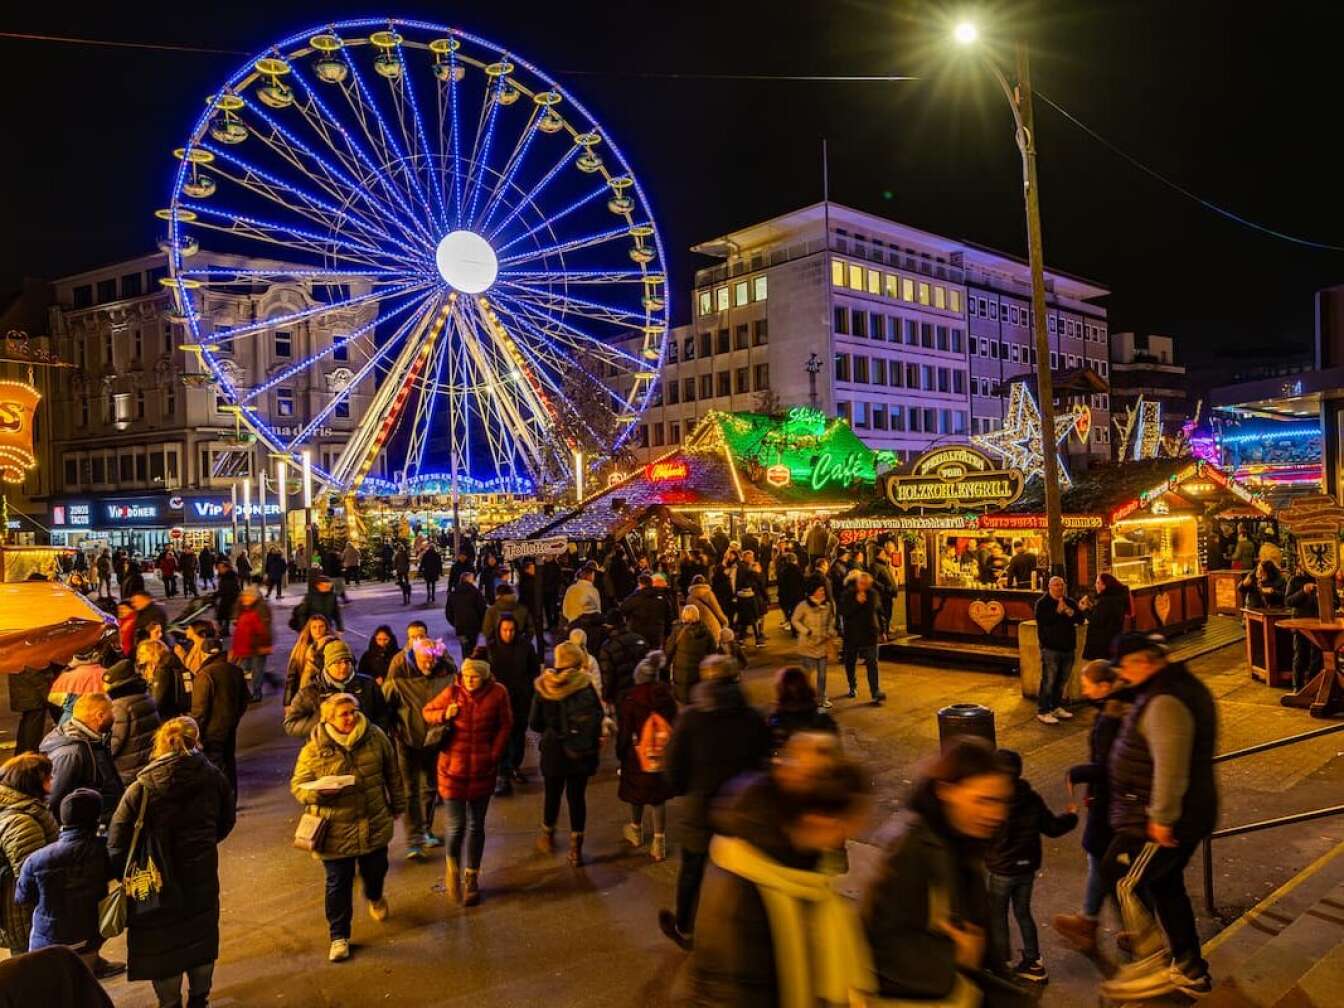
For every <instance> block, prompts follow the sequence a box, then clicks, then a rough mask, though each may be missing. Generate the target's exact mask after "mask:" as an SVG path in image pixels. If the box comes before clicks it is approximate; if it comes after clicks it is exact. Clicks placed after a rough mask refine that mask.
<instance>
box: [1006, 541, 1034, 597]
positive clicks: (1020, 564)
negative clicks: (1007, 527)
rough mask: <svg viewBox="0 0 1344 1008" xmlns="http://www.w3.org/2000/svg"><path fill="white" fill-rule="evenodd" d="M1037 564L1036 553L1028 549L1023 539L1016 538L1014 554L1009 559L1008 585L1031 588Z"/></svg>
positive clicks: (1010, 586)
mask: <svg viewBox="0 0 1344 1008" xmlns="http://www.w3.org/2000/svg"><path fill="white" fill-rule="evenodd" d="M1036 566H1037V561H1036V554H1035V553H1032V552H1031V551H1030V550H1028V549H1027V544H1026V543H1024V542H1023V541H1022V540H1021V539H1014V540H1013V555H1012V558H1011V559H1010V560H1009V561H1008V587H1009V588H1031V587H1032V583H1031V579H1032V575H1034V574H1035V573H1036Z"/></svg>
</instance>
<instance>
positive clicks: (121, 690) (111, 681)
mask: <svg viewBox="0 0 1344 1008" xmlns="http://www.w3.org/2000/svg"><path fill="white" fill-rule="evenodd" d="M103 685H104V686H106V687H107V695H108V698H109V699H110V700H111V701H112V734H111V737H110V738H109V740H108V750H109V751H110V752H111V753H112V760H113V762H114V763H116V766H117V774H118V775H119V776H120V777H121V783H122V785H123V786H125V785H127V784H130V783H131V781H133V780H135V775H136V774H138V773H139V772H140V770H141V769H142V768H143V767H144V765H145V764H146V763H148V762H149V754H150V750H152V749H153V748H154V733H155V732H156V731H158V730H159V723H160V720H159V709H158V707H156V706H155V705H154V698H153V697H152V696H150V695H149V683H148V682H147V681H146V680H145V679H144V678H143V677H142V676H141V675H140V673H139V672H137V671H136V669H135V665H134V664H133V663H132V662H131V660H130V659H129V658H124V659H122V660H121V661H119V662H117V663H116V664H115V665H113V666H112V667H111V668H110V669H108V670H107V671H106V672H104V673H103Z"/></svg>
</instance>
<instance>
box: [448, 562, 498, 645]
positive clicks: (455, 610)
mask: <svg viewBox="0 0 1344 1008" xmlns="http://www.w3.org/2000/svg"><path fill="white" fill-rule="evenodd" d="M486 608H487V606H486V604H485V596H484V595H482V594H481V590H480V589H479V588H477V587H476V575H475V574H473V573H472V572H471V571H469V570H464V571H459V572H458V576H457V583H456V584H454V585H453V588H452V590H451V591H450V592H449V593H448V601H447V602H445V603H444V606H443V610H444V612H443V615H444V618H445V619H447V620H448V622H449V623H450V624H451V625H452V628H453V630H454V631H455V632H456V633H457V643H458V646H459V647H460V648H461V654H462V657H464V658H465V657H467V656H468V655H470V654H471V653H472V652H473V651H475V650H476V641H477V640H478V639H479V638H480V636H481V627H482V626H484V625H485V611H486Z"/></svg>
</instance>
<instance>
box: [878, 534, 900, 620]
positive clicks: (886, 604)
mask: <svg viewBox="0 0 1344 1008" xmlns="http://www.w3.org/2000/svg"><path fill="white" fill-rule="evenodd" d="M895 555H896V552H895V550H894V549H893V548H892V545H891V543H890V541H888V542H884V543H883V544H882V545H881V546H879V547H878V549H877V554H876V555H875V556H874V557H873V583H874V584H875V585H876V587H877V590H878V593H879V596H880V601H879V602H878V611H877V618H878V622H879V623H880V624H881V630H882V636H883V637H884V638H885V637H886V636H887V635H888V634H890V633H891V614H892V610H893V608H894V607H895V605H896V596H897V594H898V593H899V592H900V590H901V586H900V582H899V581H898V580H897V578H896V564H895V563H894V559H895Z"/></svg>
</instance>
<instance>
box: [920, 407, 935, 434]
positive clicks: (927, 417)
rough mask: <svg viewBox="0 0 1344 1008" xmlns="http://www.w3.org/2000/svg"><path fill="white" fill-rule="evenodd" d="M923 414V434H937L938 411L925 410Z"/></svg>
mask: <svg viewBox="0 0 1344 1008" xmlns="http://www.w3.org/2000/svg"><path fill="white" fill-rule="evenodd" d="M923 413H924V433H925V434H936V433H938V411H937V410H936V409H926V410H924V411H923Z"/></svg>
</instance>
